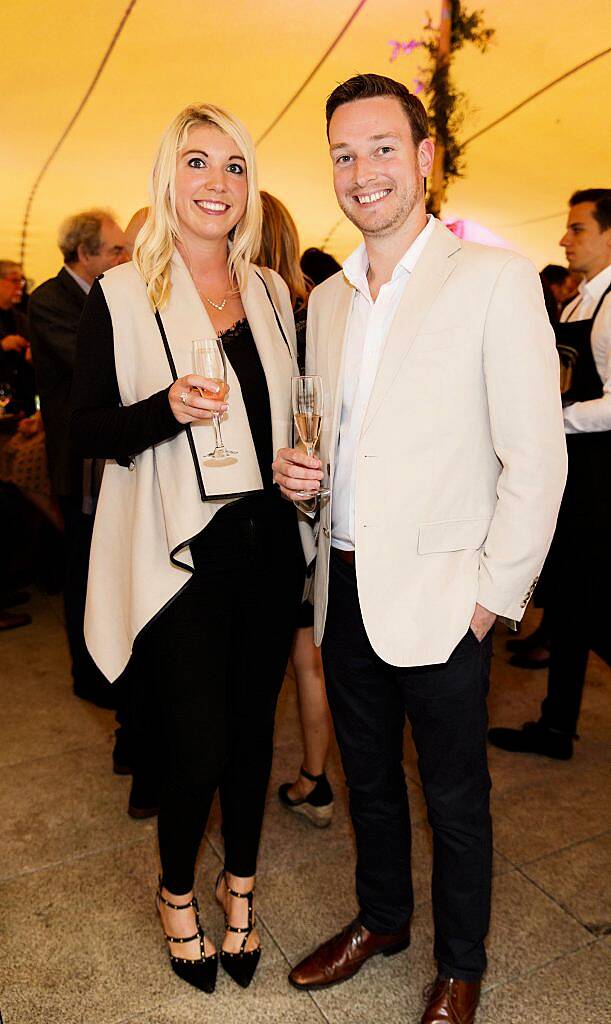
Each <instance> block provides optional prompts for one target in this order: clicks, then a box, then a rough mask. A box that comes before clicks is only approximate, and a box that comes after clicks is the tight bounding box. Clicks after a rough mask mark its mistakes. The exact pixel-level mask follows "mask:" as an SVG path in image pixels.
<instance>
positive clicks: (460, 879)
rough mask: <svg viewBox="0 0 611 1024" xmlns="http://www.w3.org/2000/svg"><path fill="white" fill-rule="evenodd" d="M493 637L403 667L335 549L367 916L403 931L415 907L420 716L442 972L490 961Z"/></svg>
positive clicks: (334, 650)
mask: <svg viewBox="0 0 611 1024" xmlns="http://www.w3.org/2000/svg"><path fill="white" fill-rule="evenodd" d="M491 644H492V639H491V636H490V635H489V636H488V637H486V639H485V640H484V641H483V643H481V644H480V643H479V642H478V641H477V639H476V637H475V635H474V634H473V633H472V632H471V630H469V632H468V633H467V634H466V636H465V637H464V638H463V639H462V640H461V642H460V643H459V644H458V646H457V647H456V649H455V650H454V652H453V653H452V655H451V657H450V659H449V660H448V662H447V663H446V664H445V665H426V666H422V667H418V668H395V667H394V666H392V665H388V664H387V663H386V662H384V661H382V659H381V658H379V657H378V655H377V654H376V653H375V652H374V650H373V649H372V647H371V644H370V643H369V640H368V638H367V634H366V632H365V628H364V626H363V620H362V617H361V611H360V607H359V601H358V594H357V588H356V574H355V570H354V568H353V567H350V566H348V565H346V564H345V563H344V562H343V561H341V560H340V559H339V558H338V557H337V556H336V555H334V554H333V553H332V556H331V578H330V590H329V608H328V614H327V625H326V629H325V635H324V640H323V661H324V669H325V678H326V681H327V693H328V697H329V704H330V706H331V712H332V715H333V720H334V723H335V732H336V735H337V741H338V744H339V748H340V752H341V756H342V762H343V766H344V771H345V774H346V780H347V783H348V789H349V794H350V813H351V816H352V823H353V825H354V831H355V837H356V847H357V868H356V890H357V897H358V901H359V905H360V911H361V914H360V916H361V920H362V922H363V924H364V925H365V927H366V928H368V929H369V930H370V931H373V932H381V933H391V932H397V931H399V930H400V929H401V928H403V927H404V926H405V925H406V923H407V922H408V920H409V918H410V915H411V913H412V910H413V907H414V897H413V891H412V879H411V864H410V860H411V856H410V854H411V850H410V847H411V829H410V818H409V804H408V797H407V788H406V784H405V774H404V771H403V764H402V760H403V730H404V726H405V716H406V715H407V717H408V718H409V721H410V724H411V727H412V734H413V737H414V743H415V745H416V749H417V751H418V765H419V769H420V776H421V779H422V786H423V789H424V795H425V798H426V803H427V808H428V819H429V823H430V825H431V828H432V830H433V884H432V895H433V915H434V919H435V956H436V959H437V961H438V965H439V971H440V974H442V975H444V976H447V977H450V976H451V977H455V978H459V979H462V980H464V981H474V980H477V979H478V978H479V977H480V976H481V975H482V973H483V971H484V969H485V967H486V953H485V949H484V939H485V936H486V933H487V931H488V922H489V915H490V886H491V872H492V830H491V822H490V810H489V794H490V776H489V774H488V766H487V757H486V729H487V721H488V718H487V710H486V695H487V691H488V674H489V667H490V655H491Z"/></svg>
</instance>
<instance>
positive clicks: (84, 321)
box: [70, 281, 183, 464]
mask: <svg viewBox="0 0 611 1024" xmlns="http://www.w3.org/2000/svg"><path fill="white" fill-rule="evenodd" d="M160 344H161V341H160ZM168 391H169V387H168V388H164V390H163V391H158V392H157V393H156V394H154V395H151V396H150V398H145V399H144V400H143V401H141V402H135V403H134V404H133V405H126V406H123V405H121V397H120V394H119V385H118V382H117V372H116V368H115V354H114V341H113V328H112V320H111V317H110V312H109V310H108V306H107V305H106V299H105V298H104V292H103V291H102V288H101V286H100V284H99V282H98V281H96V282H95V283H94V285H93V287H92V289H91V291H90V293H89V297H88V299H87V303H86V305H85V308H84V310H83V315H82V317H81V321H80V323H79V328H78V334H77V343H76V364H75V367H74V379H73V382H72V403H71V404H72V416H71V421H70V431H71V438H72V442H73V444H74V447H75V448H76V450H77V451H78V453H79V454H80V455H82V456H83V457H84V458H97V459H116V461H117V462H120V463H123V464H125V463H126V462H128V461H129V459H130V458H131V457H132V456H134V455H138V453H139V452H142V451H144V450H145V449H146V448H150V447H152V446H153V445H155V444H160V443H161V442H162V441H166V440H167V439H168V438H170V437H174V436H175V435H176V434H178V432H179V431H180V430H182V429H183V427H182V425H181V424H180V423H178V421H177V420H176V419H175V417H174V414H173V412H172V410H171V408H170V403H169V402H168Z"/></svg>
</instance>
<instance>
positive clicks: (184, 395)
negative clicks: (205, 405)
mask: <svg viewBox="0 0 611 1024" xmlns="http://www.w3.org/2000/svg"><path fill="white" fill-rule="evenodd" d="M188 394H189V392H188V391H181V392H180V400H181V402H182V404H183V405H186V404H187V396H188Z"/></svg>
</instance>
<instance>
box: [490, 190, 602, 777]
mask: <svg viewBox="0 0 611 1024" xmlns="http://www.w3.org/2000/svg"><path fill="white" fill-rule="evenodd" d="M560 244H561V245H562V246H564V248H565V250H566V255H567V259H568V263H569V268H570V270H572V271H578V272H581V273H583V274H584V280H583V281H582V283H581V285H580V288H579V295H578V296H577V297H576V299H575V300H574V301H573V302H571V303H569V305H568V306H567V307H566V308H565V309H564V311H563V314H562V318H561V322H560V323H558V324H556V325H555V327H554V330H555V332H556V342H557V346H558V355H559V357H560V387H561V391H562V397H563V405H564V422H565V430H566V441H567V449H568V455H569V472H568V479H567V484H566V490H565V493H564V497H563V500H562V506H561V509H560V514H559V516H558V525H557V527H556V533H555V536H554V540H553V542H552V546H551V548H550V552H549V555H548V558H547V561H546V563H545V570H544V572H545V612H546V622H547V623H548V625H549V630H550V640H549V642H550V665H549V677H548V687H547V696H546V698H545V700H544V701H543V704H542V706H541V717H540V719H539V721H537V722H527V723H526V724H525V725H524V726H523V727H522V728H521V729H499V728H495V729H491V730H490V731H489V734H488V738H489V740H490V742H491V743H492V744H493V745H494V746H496V747H501V748H502V749H503V750H510V751H515V752H521V753H536V754H545V755H547V756H548V757H554V758H559V759H562V760H568V758H570V757H572V754H573V739H574V738H575V737H576V730H577V721H578V718H579V709H580V706H581V697H582V693H583V686H584V682H585V675H586V667H587V663H588V655H589V652H590V651H591V650H594V651H596V652H597V653H598V654H599V655H600V656H601V657H603V658H604V659H605V660H606V661H607V662H608V663H610V664H611V602H610V600H609V593H610V580H611V529H610V526H611V189H587V190H584V191H582V192H576V193H575V194H574V195H573V196H572V197H571V199H570V201H569V217H568V225H567V231H566V234H565V235H564V237H563V238H562V239H561V242H560Z"/></svg>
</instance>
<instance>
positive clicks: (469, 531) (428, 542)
mask: <svg viewBox="0 0 611 1024" xmlns="http://www.w3.org/2000/svg"><path fill="white" fill-rule="evenodd" d="M491 521H492V516H479V517H478V518H477V519H449V520H446V521H445V522H442V523H422V525H421V526H420V527H419V529H418V554H419V555H431V554H434V553H435V552H437V551H463V550H465V549H467V548H481V547H482V545H483V543H484V541H485V540H486V537H487V536H488V530H489V529H490V523H491Z"/></svg>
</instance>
